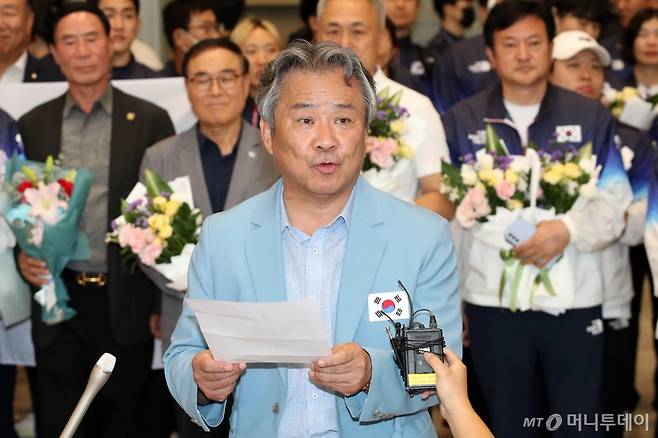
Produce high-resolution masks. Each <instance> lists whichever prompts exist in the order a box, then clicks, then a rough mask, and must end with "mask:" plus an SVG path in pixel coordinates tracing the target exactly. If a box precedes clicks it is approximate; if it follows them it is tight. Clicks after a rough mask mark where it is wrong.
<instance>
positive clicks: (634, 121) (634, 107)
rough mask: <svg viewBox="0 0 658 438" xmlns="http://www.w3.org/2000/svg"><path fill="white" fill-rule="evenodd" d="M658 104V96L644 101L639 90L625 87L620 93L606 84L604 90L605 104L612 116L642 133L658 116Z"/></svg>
mask: <svg viewBox="0 0 658 438" xmlns="http://www.w3.org/2000/svg"><path fill="white" fill-rule="evenodd" d="M657 103H658V95H654V96H650V97H648V98H646V99H643V98H642V96H640V94H639V92H638V90H637V88H633V87H624V88H622V89H621V91H619V90H615V89H614V88H612V87H610V86H609V85H608V84H607V83H606V86H605V87H604V89H603V104H604V105H606V106H607V107H608V109H610V111H611V112H612V115H613V116H614V117H615V118H616V119H618V120H619V121H620V122H622V123H625V124H627V125H629V126H632V127H634V128H637V129H640V130H642V131H646V130H648V129H649V128H650V127H651V123H652V122H653V119H654V118H655V117H656V114H658V108H656V104H657Z"/></svg>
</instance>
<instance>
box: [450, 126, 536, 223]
mask: <svg viewBox="0 0 658 438" xmlns="http://www.w3.org/2000/svg"><path fill="white" fill-rule="evenodd" d="M486 135H487V142H486V145H485V148H483V149H480V150H478V151H477V152H476V153H475V156H472V155H468V156H465V157H462V164H461V166H459V167H457V166H455V165H453V164H450V163H448V162H443V163H442V164H441V169H442V171H443V176H442V178H441V193H443V194H445V195H447V196H448V198H449V199H450V200H451V201H452V202H454V203H455V204H456V205H457V211H456V213H455V218H456V219H457V222H458V223H459V225H461V226H462V227H464V228H467V229H468V228H471V227H473V226H474V225H475V224H476V223H477V222H486V221H487V220H488V217H489V216H491V215H494V214H496V211H497V210H498V208H501V207H503V208H507V209H508V210H520V209H522V208H524V207H527V206H528V205H529V199H528V182H529V179H530V166H531V160H530V158H529V157H528V156H524V155H511V154H510V153H509V152H508V150H507V148H506V147H505V144H504V143H503V142H502V140H500V138H498V136H497V135H496V133H495V131H494V130H493V127H492V126H491V125H487V127H486Z"/></svg>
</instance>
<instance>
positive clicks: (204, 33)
mask: <svg viewBox="0 0 658 438" xmlns="http://www.w3.org/2000/svg"><path fill="white" fill-rule="evenodd" d="M214 6H215V5H214V2H213V1H212V0H173V1H172V2H171V3H169V4H167V6H165V8H164V10H163V21H164V31H165V36H166V37H167V43H169V47H170V48H171V51H172V52H173V57H172V59H171V61H169V62H168V63H167V64H166V65H165V68H164V69H163V70H162V71H161V72H160V73H162V75H163V76H167V77H174V76H181V75H183V69H182V65H183V57H184V56H185V53H186V52H187V51H188V50H190V48H191V47H192V46H193V45H195V44H196V43H198V42H199V41H202V40H205V39H208V38H219V36H220V34H219V24H218V22H217V15H216V14H215V12H214V9H213V7H214Z"/></svg>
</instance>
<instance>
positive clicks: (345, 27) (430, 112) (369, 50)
mask: <svg viewBox="0 0 658 438" xmlns="http://www.w3.org/2000/svg"><path fill="white" fill-rule="evenodd" d="M317 17H318V30H317V34H316V40H319V41H333V42H335V43H337V44H339V45H341V46H342V47H348V48H351V49H353V50H354V51H355V52H356V53H357V54H358V55H359V58H360V59H361V62H362V63H363V65H364V66H365V67H366V69H367V70H368V71H370V72H372V74H373V77H374V79H375V82H376V87H377V92H380V91H382V90H383V89H385V88H387V87H388V89H389V91H390V92H391V93H395V92H397V91H398V90H403V93H402V99H401V101H400V105H401V106H402V107H404V108H406V109H407V110H408V111H409V114H410V116H411V118H414V119H416V120H417V121H418V125H419V127H418V128H417V129H416V130H415V131H416V132H414V135H418V136H419V138H418V144H417V145H416V148H415V151H414V157H413V159H412V162H411V165H410V166H408V167H407V168H406V169H405V170H404V171H403V172H402V173H401V174H400V175H398V176H397V177H396V181H395V183H394V184H393V185H391V188H390V189H387V190H386V191H388V192H389V193H391V194H392V195H394V196H397V197H398V198H401V199H404V200H406V201H409V202H415V203H416V204H418V205H420V206H422V207H425V208H428V209H430V210H432V211H434V212H436V213H438V214H440V215H441V216H443V217H445V218H447V219H451V218H452V217H453V215H454V206H453V205H452V203H451V202H450V201H449V200H448V199H447V198H446V197H444V196H443V195H442V194H441V193H440V192H439V186H440V184H441V176H440V172H441V160H442V159H443V160H449V153H448V145H447V143H446V138H445V133H444V131H443V125H442V124H441V119H440V118H439V115H438V113H437V112H436V110H435V109H434V106H433V105H432V102H431V101H430V100H429V99H428V98H427V97H425V96H423V95H422V94H420V93H418V92H416V91H414V90H412V89H410V88H407V87H405V86H404V85H401V84H399V83H397V82H395V81H392V80H391V79H389V78H387V77H386V76H385V75H384V73H383V72H382V71H381V69H380V68H379V66H378V65H377V59H378V55H379V41H380V39H381V38H383V36H384V34H383V32H384V31H385V30H384V25H385V20H386V8H385V7H384V4H383V1H382V0H320V1H319V2H318V9H317Z"/></svg>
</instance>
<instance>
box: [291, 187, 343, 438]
mask: <svg viewBox="0 0 658 438" xmlns="http://www.w3.org/2000/svg"><path fill="white" fill-rule="evenodd" d="M353 193H354V192H352V195H350V198H349V200H348V201H347V203H346V204H345V207H344V208H343V210H342V211H341V212H340V214H339V215H338V216H337V217H336V219H334V220H333V221H332V222H331V224H329V225H327V226H326V227H322V228H319V229H317V230H316V231H315V233H313V235H312V236H309V235H307V234H305V233H303V232H302V231H300V230H298V229H296V228H295V227H294V226H292V225H291V224H290V222H289V221H288V215H287V213H286V209H285V205H284V202H283V194H282V195H281V233H282V239H283V268H284V272H285V282H286V298H287V299H288V300H298V299H303V298H309V297H315V298H316V299H317V300H318V302H319V303H320V312H321V317H322V322H323V323H324V326H325V327H326V329H327V333H328V334H329V344H330V345H333V343H334V334H335V321H336V305H337V302H338V289H339V287H340V278H341V273H342V270H343V260H344V258H345V244H346V242H347V231H348V228H349V223H350V222H349V216H350V212H351V205H352V196H353ZM308 371H309V369H308V368H306V367H290V368H289V369H288V393H287V396H286V404H285V408H284V410H283V412H282V418H281V423H280V426H279V438H292V437H323V438H328V437H338V436H339V431H338V410H337V406H338V401H339V399H340V400H342V397H341V396H340V395H338V394H336V393H333V392H329V391H325V390H324V389H322V388H319V387H317V386H315V385H314V384H313V383H312V382H311V381H310V380H309V377H308Z"/></svg>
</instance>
